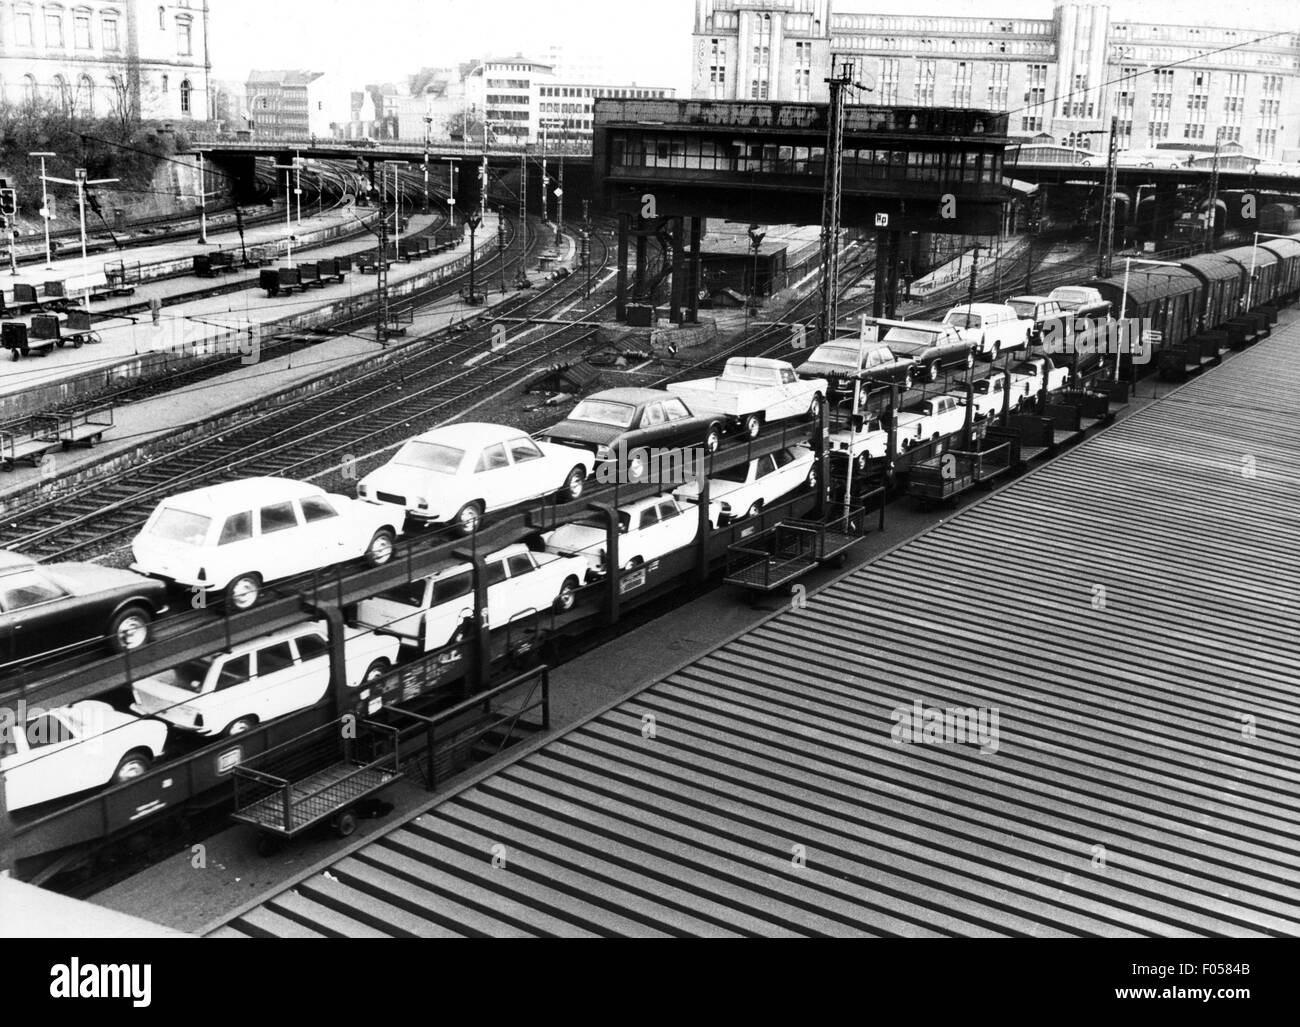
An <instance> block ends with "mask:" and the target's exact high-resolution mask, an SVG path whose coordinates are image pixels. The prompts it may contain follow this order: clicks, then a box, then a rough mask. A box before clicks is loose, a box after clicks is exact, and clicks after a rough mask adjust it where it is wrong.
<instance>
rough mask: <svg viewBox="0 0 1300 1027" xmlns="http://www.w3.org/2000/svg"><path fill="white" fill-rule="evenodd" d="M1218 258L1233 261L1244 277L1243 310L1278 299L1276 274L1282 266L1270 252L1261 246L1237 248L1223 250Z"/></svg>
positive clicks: (1274, 254) (1275, 255)
mask: <svg viewBox="0 0 1300 1027" xmlns="http://www.w3.org/2000/svg"><path fill="white" fill-rule="evenodd" d="M1219 256H1221V257H1228V258H1229V259H1231V260H1235V261H1236V262H1237V263H1238V264H1240V265H1241V269H1242V271H1243V272H1244V273H1245V275H1246V300H1247V302H1246V303H1245V305H1244V306H1243V309H1253V308H1255V307H1258V306H1259V305H1260V304H1261V303H1271V302H1272V301H1273V300H1275V299H1277V298H1278V287H1279V278H1278V274H1279V272H1280V271H1281V269H1282V264H1281V261H1280V260H1279V259H1278V256H1277V254H1276V253H1274V252H1273V251H1272V250H1267V249H1265V248H1264V247H1263V246H1238V247H1237V248H1236V249H1232V250H1223V251H1222V252H1221V253H1220V254H1219ZM1252 275H1253V278H1254V281H1253V284H1252V281H1251V278H1252Z"/></svg>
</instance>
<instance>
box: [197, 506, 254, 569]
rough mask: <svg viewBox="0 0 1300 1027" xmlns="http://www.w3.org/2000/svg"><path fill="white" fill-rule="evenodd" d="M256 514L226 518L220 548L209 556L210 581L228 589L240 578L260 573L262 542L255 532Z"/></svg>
mask: <svg viewBox="0 0 1300 1027" xmlns="http://www.w3.org/2000/svg"><path fill="white" fill-rule="evenodd" d="M253 520H254V518H253V511H252V510H240V511H238V512H237V513H232V514H230V515H228V516H227V517H226V519H225V520H224V521H223V522H222V524H221V531H220V532H219V533H218V534H217V544H216V545H215V546H214V547H212V549H211V551H210V554H207V553H205V554H204V558H205V560H206V561H207V571H208V580H209V581H211V582H213V583H214V584H215V585H216V586H217V587H219V588H220V587H224V586H225V585H226V584H227V583H228V582H229V581H230V579H231V578H233V577H234V576H235V575H236V574H242V573H244V572H246V571H252V570H257V569H258V566H259V559H258V549H259V546H258V541H257V538H256V535H255V533H254V531H253Z"/></svg>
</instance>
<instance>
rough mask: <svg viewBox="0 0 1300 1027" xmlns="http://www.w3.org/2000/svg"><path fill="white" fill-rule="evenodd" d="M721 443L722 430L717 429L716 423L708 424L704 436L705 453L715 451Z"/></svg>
mask: <svg viewBox="0 0 1300 1027" xmlns="http://www.w3.org/2000/svg"><path fill="white" fill-rule="evenodd" d="M721 445H722V432H721V431H719V430H718V426H717V425H716V424H711V425H709V430H708V432H707V433H706V434H705V436H704V451H705V452H706V453H716V452H717V451H718V447H719V446H721Z"/></svg>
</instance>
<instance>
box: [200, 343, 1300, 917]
mask: <svg viewBox="0 0 1300 1027" xmlns="http://www.w3.org/2000/svg"><path fill="white" fill-rule="evenodd" d="M1297 344H1300V325H1297V324H1293V325H1291V326H1290V327H1288V328H1286V329H1280V330H1277V331H1275V333H1274V334H1273V336H1272V337H1271V338H1269V339H1268V340H1266V341H1264V342H1262V343H1260V344H1258V345H1257V346H1256V347H1255V348H1254V349H1253V350H1252V351H1250V352H1248V353H1246V354H1244V355H1242V356H1240V357H1238V358H1235V359H1233V360H1231V361H1229V362H1228V363H1227V364H1225V365H1224V366H1223V367H1221V368H1219V369H1217V370H1215V371H1212V372H1210V373H1209V374H1207V375H1205V376H1203V377H1201V378H1199V379H1197V380H1194V381H1193V382H1191V383H1190V384H1188V385H1186V386H1184V387H1183V388H1181V389H1180V390H1178V391H1177V392H1176V393H1174V394H1171V395H1170V396H1167V397H1166V398H1165V399H1164V400H1163V401H1161V402H1160V403H1157V404H1154V405H1152V406H1149V407H1147V408H1146V409H1144V410H1142V411H1139V412H1137V413H1134V414H1133V415H1131V416H1129V417H1127V418H1124V419H1122V420H1121V421H1120V422H1119V423H1118V424H1117V425H1115V426H1114V427H1112V428H1110V429H1109V430H1107V431H1105V432H1104V433H1102V434H1100V435H1098V436H1096V437H1094V438H1092V439H1091V440H1089V441H1086V442H1085V443H1083V444H1082V445H1081V446H1079V447H1077V448H1075V449H1074V450H1072V451H1070V452H1068V453H1066V454H1065V455H1064V456H1062V457H1060V458H1059V459H1057V460H1056V461H1054V462H1052V463H1051V464H1049V465H1047V466H1045V467H1044V468H1042V469H1041V470H1039V471H1037V472H1035V473H1034V474H1031V475H1028V476H1026V477H1024V478H1021V479H1019V480H1018V481H1015V482H1013V483H1012V484H1011V485H1009V486H1008V487H1006V488H1004V489H1002V490H1001V491H998V492H996V493H994V494H992V495H991V496H989V497H987V498H986V499H985V500H983V501H982V502H978V503H975V504H972V505H971V506H969V507H967V508H965V509H964V510H962V511H961V512H959V513H957V514H956V515H955V516H953V517H951V518H950V519H948V520H947V521H945V522H944V523H942V524H940V525H938V526H936V527H934V528H932V529H930V530H928V531H926V532H924V533H922V534H921V535H919V536H917V537H915V538H913V539H911V540H909V541H907V542H905V543H903V544H902V545H900V546H898V547H896V548H894V549H892V550H891V551H889V552H887V553H885V554H883V555H882V556H880V557H879V558H877V559H876V560H874V561H873V562H872V563H870V564H868V565H867V566H865V567H863V568H861V569H860V570H857V571H855V572H852V573H850V574H849V575H847V576H846V577H844V578H842V579H841V580H840V581H838V582H837V583H835V584H833V585H831V586H830V587H828V588H826V589H824V590H823V591H822V592H820V593H818V594H816V595H815V596H812V597H810V598H809V599H808V602H807V605H806V607H804V608H802V609H795V610H790V611H788V612H785V613H782V614H779V615H776V616H774V617H773V618H771V619H769V620H767V621H766V622H764V623H763V624H762V625H761V626H759V627H757V628H756V629H754V630H752V631H749V632H747V633H745V634H743V635H741V636H740V637H738V638H736V639H735V640H733V641H731V642H729V643H727V644H725V645H723V646H721V647H720V648H718V649H716V650H715V651H713V652H711V653H709V654H707V655H705V656H702V657H700V658H698V659H695V660H693V661H692V662H690V663H688V664H686V665H685V666H683V667H682V668H681V669H680V670H678V671H677V672H675V673H673V674H671V675H669V676H668V677H667V678H666V679H664V680H662V681H660V682H658V683H656V684H654V685H652V686H651V687H649V688H647V689H645V690H643V691H641V692H639V693H637V694H636V695H634V696H633V697H632V698H630V699H627V700H625V701H623V702H620V703H618V704H616V705H614V706H613V707H611V708H609V709H608V710H606V711H604V712H602V713H599V714H597V715H596V716H594V717H593V718H592V719H590V720H588V721H587V722H585V723H583V724H582V725H580V726H579V727H577V728H575V729H572V730H570V731H568V732H566V733H565V734H563V735H561V736H560V737H558V738H555V739H552V740H551V741H550V742H548V743H546V744H544V745H541V746H540V747H538V746H534V747H532V748H531V750H526V751H525V752H524V754H523V755H522V756H521V757H519V758H517V759H515V760H513V761H512V762H510V763H509V764H507V765H506V766H504V768H502V769H499V770H497V771H496V772H492V773H486V774H482V775H480V776H479V777H478V778H477V779H475V780H472V781H471V782H470V783H469V784H468V785H467V786H465V787H463V788H462V789H461V790H459V791H458V792H455V793H453V794H451V795H450V796H448V797H447V798H445V799H444V800H442V801H441V802H439V803H438V804H436V805H434V806H432V807H431V808H429V809H428V810H427V811H425V812H424V813H423V814H421V815H419V816H417V817H415V818H414V819H413V820H411V821H410V822H408V823H407V824H404V825H402V826H400V827H398V828H396V829H395V830H393V831H391V832H390V833H388V834H387V835H385V836H384V837H382V838H380V839H378V840H375V841H370V842H365V843H358V845H357V846H356V847H355V848H354V849H353V850H352V851H351V852H350V853H349V854H348V855H346V856H345V857H344V858H341V859H338V860H336V861H334V862H333V863H332V864H331V865H329V866H328V869H327V870H322V869H321V868H318V869H317V871H316V872H313V873H311V874H310V876H308V877H307V878H306V879H304V880H302V881H300V882H299V883H298V884H296V885H295V886H293V887H292V888H289V889H287V890H285V891H283V892H281V893H280V894H279V895H277V896H276V897H274V898H272V899H270V900H269V901H265V902H262V903H261V904H259V905H258V906H256V907H254V908H252V909H251V910H249V911H247V912H245V913H244V914H243V915H241V916H239V917H237V918H235V919H234V920H233V921H232V922H231V923H230V924H229V925H228V926H226V927H224V928H222V929H221V930H219V931H218V932H216V933H218V934H220V935H241V934H242V935H248V934H270V935H295V934H345V935H352V934H404V933H410V934H417V935H464V934H489V935H520V934H526V935H536V934H542V935H545V934H561V935H586V934H597V935H658V934H678V935H732V934H742V935H744V934H757V935H773V936H784V935H819V934H826V935H970V936H986V935H1035V936H1051V935H1108V936H1116V935H1157V936H1161V935H1178V936H1187V935H1242V936H1245V935H1300V862H1298V861H1297V859H1296V852H1297V847H1298V846H1300V766H1298V765H1297V761H1296V755H1297V751H1298V747H1300V661H1297V658H1296V655H1295V639H1296V638H1297V637H1300V600H1298V599H1297V592H1296V588H1295V582H1296V580H1297V579H1298V578H1300V540H1298V538H1297V533H1296V531H1295V511H1296V509H1297V503H1298V502H1300V453H1298V452H1297V450H1296V447H1295V446H1294V444H1293V440H1294V439H1295V438H1296V437H1297V436H1298V435H1300V408H1298V407H1297V404H1296V402H1295V395H1296V390H1297V387H1300V364H1297V362H1296V360H1295V356H1294V355H1295V349H1296V346H1297ZM945 583H947V584H945ZM916 702H921V703H922V704H923V706H924V707H925V708H926V709H944V708H949V707H952V708H965V707H969V708H976V709H983V710H985V711H986V712H987V713H988V714H989V716H990V718H991V715H992V712H993V711H997V714H998V721H997V726H998V727H997V735H996V741H997V745H996V752H989V753H981V751H980V749H979V746H978V745H977V744H973V743H968V744H961V743H951V744H935V743H922V744H918V743H912V744H903V743H902V742H899V741H895V740H893V738H891V733H892V731H893V729H894V728H895V726H896V725H897V724H898V723H899V721H898V720H897V716H901V714H902V713H903V712H905V711H910V710H913V709H914V704H915V703H916ZM651 716H652V717H654V725H655V731H654V737H653V738H648V737H646V734H645V732H644V728H645V725H646V724H647V721H646V719H645V718H647V717H651ZM992 725H993V721H992V720H991V719H990V720H989V721H987V722H986V727H987V728H989V730H990V731H991V729H992ZM990 748H991V746H990ZM498 847H499V848H498ZM494 854H495V855H497V856H498V857H503V858H504V860H505V864H504V866H497V867H494V866H493V856H494Z"/></svg>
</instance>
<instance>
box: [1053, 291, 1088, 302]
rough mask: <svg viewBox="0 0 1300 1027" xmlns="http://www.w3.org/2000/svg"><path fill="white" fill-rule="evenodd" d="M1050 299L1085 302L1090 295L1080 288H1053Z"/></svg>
mask: <svg viewBox="0 0 1300 1027" xmlns="http://www.w3.org/2000/svg"><path fill="white" fill-rule="evenodd" d="M1052 299H1054V300H1057V301H1058V302H1060V303H1087V302H1088V301H1089V300H1091V299H1092V297H1091V296H1089V295H1088V293H1086V292H1084V291H1083V290H1082V289H1053V290H1052Z"/></svg>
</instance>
